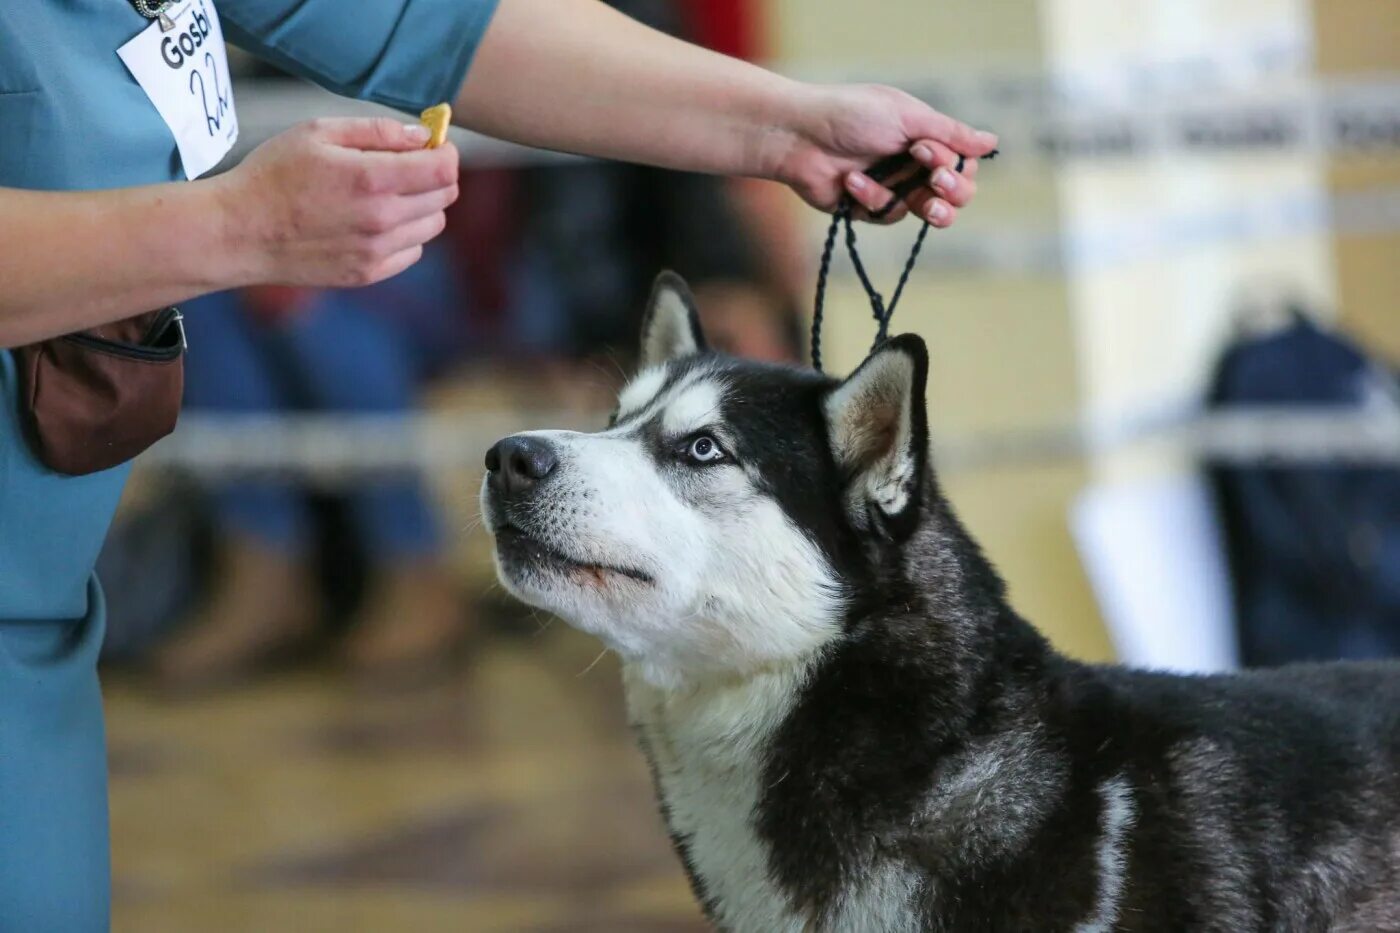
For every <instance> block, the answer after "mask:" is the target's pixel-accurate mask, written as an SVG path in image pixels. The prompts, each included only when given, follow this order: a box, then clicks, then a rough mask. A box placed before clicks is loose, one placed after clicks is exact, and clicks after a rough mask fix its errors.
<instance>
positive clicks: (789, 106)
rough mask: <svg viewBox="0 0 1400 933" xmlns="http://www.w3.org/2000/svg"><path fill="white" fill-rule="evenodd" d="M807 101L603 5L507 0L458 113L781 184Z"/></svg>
mask: <svg viewBox="0 0 1400 933" xmlns="http://www.w3.org/2000/svg"><path fill="white" fill-rule="evenodd" d="M806 92H807V89H806V88H805V87H804V86H803V85H801V84H799V83H797V82H795V81H792V80H790V79H787V78H784V77H781V76H779V75H776V74H773V73H772V72H769V71H765V70H764V69H762V68H759V67H757V66H755V65H751V64H749V63H747V62H743V61H739V60H737V59H733V58H729V57H727V56H724V55H719V54H717V53H714V52H711V51H708V50H706V49H702V48H699V47H697V46H694V45H691V44H689V43H686V42H682V41H680V40H678V39H674V38H672V37H670V36H667V35H664V34H662V33H659V32H657V31H655V30H652V29H650V28H648V27H646V26H643V25H641V24H640V23H637V22H636V21H634V20H632V19H629V18H628V17H626V16H624V15H622V14H620V13H618V12H617V11H615V10H613V9H612V8H611V7H609V6H607V5H606V4H604V3H601V2H599V0H501V4H500V7H499V9H498V10H497V12H496V15H495V18H494V20H493V21H492V23H491V26H490V28H489V29H488V30H487V32H486V36H485V38H484V40H483V41H482V44H481V47H480V48H479V49H478V51H477V53H476V58H475V60H474V62H473V64H472V69H471V72H470V75H469V76H468V79H467V81H466V83H465V84H464V86H463V88H462V92H461V94H460V95H459V97H458V100H457V102H456V108H455V111H456V113H457V115H458V119H459V120H460V121H461V122H462V123H463V124H464V125H466V126H469V127H471V128H472V129H475V130H478V131H480V132H484V133H487V134H490V135H492V136H498V137H502V138H506V139H511V140H515V141H517V142H523V143H527V144H530V145H536V146H542V147H546V148H552V149H560V150H565V151H570V152H579V153H584V154H587V155H594V156H601V157H606V158H617V159H624V160H627V161H634V162H645V163H649V164H653V165H661V166H665V167H668V168H678V169H686V170H691V171H702V172H714V173H718V174H727V175H753V176H761V177H775V176H776V174H777V171H778V166H779V164H780V161H781V158H782V156H783V154H784V153H785V152H786V151H787V150H788V149H789V148H790V147H791V145H792V143H793V126H794V124H795V122H796V121H797V119H798V114H799V110H800V109H801V103H802V98H803V96H804V94H805V93H806Z"/></svg>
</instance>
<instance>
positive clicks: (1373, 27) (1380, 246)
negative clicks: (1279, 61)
mask: <svg viewBox="0 0 1400 933" xmlns="http://www.w3.org/2000/svg"><path fill="white" fill-rule="evenodd" d="M1312 11H1313V27H1314V42H1315V47H1316V51H1317V70H1318V73H1319V74H1320V75H1321V76H1322V77H1324V78H1334V77H1365V76H1367V75H1373V74H1378V73H1381V72H1391V73H1394V72H1400V4H1397V3H1394V2H1391V3H1376V2H1375V0H1312ZM1326 180H1327V185H1328V188H1329V189H1330V190H1331V191H1332V192H1333V193H1334V194H1339V195H1341V194H1346V193H1347V192H1351V191H1362V190H1365V189H1369V188H1375V187H1380V186H1384V187H1398V186H1400V156H1397V155H1396V150H1395V149H1394V148H1389V149H1386V150H1384V154H1377V155H1367V156H1352V157H1350V158H1347V159H1336V160H1332V161H1331V162H1330V163H1329V164H1328V166H1327V173H1326ZM1333 250H1334V254H1335V257H1336V275H1337V298H1338V302H1339V306H1340V308H1341V322H1342V325H1343V326H1344V327H1346V328H1347V329H1348V330H1350V331H1352V332H1354V333H1356V334H1357V335H1358V336H1359V337H1361V338H1362V339H1363V340H1365V341H1366V343H1367V344H1368V345H1370V346H1371V347H1373V348H1374V349H1376V350H1379V351H1380V352H1382V353H1384V354H1385V355H1386V356H1387V358H1388V359H1389V360H1390V361H1391V363H1393V364H1396V365H1400V233H1397V232H1386V233H1365V234H1345V235H1339V236H1338V237H1337V238H1336V241H1335V243H1334V245H1333Z"/></svg>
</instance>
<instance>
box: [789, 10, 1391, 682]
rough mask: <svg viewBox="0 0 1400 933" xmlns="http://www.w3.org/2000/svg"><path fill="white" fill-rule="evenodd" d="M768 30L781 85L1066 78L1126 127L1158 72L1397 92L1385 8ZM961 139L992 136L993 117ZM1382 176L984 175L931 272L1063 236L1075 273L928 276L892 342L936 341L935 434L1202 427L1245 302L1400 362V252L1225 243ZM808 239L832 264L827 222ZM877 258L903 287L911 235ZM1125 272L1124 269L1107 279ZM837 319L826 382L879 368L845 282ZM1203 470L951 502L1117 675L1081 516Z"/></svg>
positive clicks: (957, 477) (1020, 469)
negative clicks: (1339, 82)
mask: <svg viewBox="0 0 1400 933" xmlns="http://www.w3.org/2000/svg"><path fill="white" fill-rule="evenodd" d="M769 9H770V15H771V18H772V22H771V25H770V35H771V36H772V37H773V45H774V51H775V54H776V57H777V59H778V61H779V64H780V65H781V67H783V68H785V69H788V70H791V71H794V72H797V73H807V74H821V75H851V76H878V77H881V78H885V79H889V78H893V79H895V80H898V79H899V77H900V76H908V77H909V78H910V79H911V80H913V81H917V80H918V78H919V77H920V76H929V75H947V74H948V73H950V72H966V73H967V74H972V75H976V74H982V73H1009V74H1014V75H1030V74H1036V73H1040V74H1073V75H1075V76H1077V77H1078V78H1079V79H1080V80H1086V81H1087V82H1088V84H1089V85H1090V86H1092V85H1094V83H1095V82H1099V83H1100V84H1101V85H1102V87H1101V88H1100V90H1102V92H1103V94H1104V95H1105V96H1106V97H1113V96H1114V94H1115V93H1118V94H1119V96H1120V98H1121V99H1122V101H1123V102H1124V104H1123V105H1124V107H1126V108H1129V109H1130V110H1131V109H1132V108H1133V107H1136V106H1137V103H1136V101H1137V98H1134V97H1133V93H1134V92H1133V91H1131V90H1130V89H1129V88H1128V87H1127V86H1128V85H1129V84H1130V83H1131V82H1130V79H1131V78H1132V77H1134V76H1135V75H1140V74H1142V73H1144V72H1145V71H1147V70H1149V69H1150V68H1151V67H1153V66H1154V65H1158V64H1164V65H1170V63H1181V62H1187V63H1189V62H1190V61H1192V60H1193V59H1199V60H1206V59H1210V60H1212V61H1215V62H1224V63H1225V67H1224V69H1223V71H1222V72H1221V75H1222V77H1220V78H1218V85H1219V89H1218V91H1213V92H1212V93H1219V94H1221V95H1222V99H1224V98H1226V97H1229V98H1231V99H1241V100H1247V99H1248V96H1249V94H1251V93H1257V91H1258V89H1259V88H1260V87H1269V88H1274V89H1278V88H1285V89H1287V88H1297V89H1299V90H1305V89H1306V88H1307V87H1309V86H1310V85H1311V84H1312V83H1313V82H1315V81H1316V80H1318V79H1319V78H1320V77H1321V78H1326V77H1328V76H1336V75H1352V76H1356V75H1364V74H1366V73H1374V72H1381V71H1395V70H1397V69H1400V5H1395V4H1384V3H1383V4H1377V3H1375V2H1374V0H1237V2H1234V3H1231V4H1225V5H1221V4H1219V3H1207V2H1204V0H1173V2H1171V3H1160V2H1136V3H1126V4H1125V3H1122V2H1120V0H1010V2H1001V3H992V4H988V3H974V2H970V0H939V2H933V3H929V2H927V0H880V2H878V3H875V4H864V5H855V4H836V3H821V4H813V3H811V2H799V0H770V2H769ZM1261 69H1264V70H1263V71H1261ZM1167 70H1168V71H1169V70H1170V68H1168V69H1167ZM1086 76H1087V78H1086ZM1118 84H1121V85H1123V86H1122V87H1117V86H1115V85H1118ZM1232 95H1233V96H1232ZM1138 112H1140V111H1138ZM957 115H958V116H960V117H963V118H965V119H967V120H969V121H970V122H974V123H976V122H979V115H978V114H976V113H960V114H957ZM990 128H992V129H996V128H997V127H996V126H995V124H993V125H991V127H990ZM1386 152H1387V153H1392V154H1387V155H1385V156H1384V157H1382V156H1367V157H1357V156H1353V157H1350V158H1348V159H1341V160H1339V159H1333V158H1331V157H1329V156H1327V155H1326V154H1319V153H1315V152H1307V151H1300V150H1297V149H1289V150H1286V151H1283V152H1277V153H1259V152H1251V153H1248V154H1218V155H1217V154H1210V153H1202V154H1198V155H1193V156H1191V157H1189V158H1187V157H1184V156H1182V155H1181V154H1180V153H1172V152H1169V153H1165V154H1161V155H1150V156H1147V157H1139V158H1133V159H1130V160H1116V161H1115V160H1103V159H1099V160H1083V161H1069V162H1066V163H1063V164H1051V163H1048V162H1045V161H1042V160H1040V159H1039V158H1037V157H1035V156H1033V155H1032V157H1030V158H1018V154H1017V153H1016V152H1007V153H1005V155H1004V157H1003V159H1002V160H1001V161H999V162H998V163H996V164H995V165H994V166H992V167H990V168H987V169H984V172H983V175H982V185H981V192H980V194H979V197H978V202H977V205H976V208H975V210H973V211H971V212H969V213H968V214H967V216H966V217H964V218H963V219H962V220H960V222H959V224H958V227H957V228H955V229H954V230H952V231H949V232H946V233H934V234H933V235H932V236H931V237H930V241H929V244H928V246H927V249H928V250H930V251H937V250H938V249H940V246H943V247H944V248H948V247H949V246H952V245H954V244H957V243H958V242H959V240H958V238H959V237H966V236H970V235H976V234H977V233H979V232H986V233H993V234H996V233H999V232H1003V231H1016V230H1026V229H1028V228H1029V229H1040V230H1045V231H1052V232H1058V234H1059V235H1060V236H1061V238H1062V239H1061V242H1062V244H1063V247H1062V255H1061V257H1060V261H1059V263H1058V266H1057V268H1056V269H1055V270H1054V271H1052V272H1045V273H1041V274H1036V273H1032V272H1019V273H1010V274H1004V273H999V272H991V273H988V272H986V271H982V272H977V271H971V270H969V271H966V272H959V271H957V270H953V271H948V270H939V271H937V272H930V271H929V270H928V269H927V268H925V269H922V270H921V271H920V273H918V274H916V275H915V277H914V280H913V282H912V284H911V288H910V291H909V294H908V295H907V297H906V298H905V299H904V302H903V303H902V304H901V306H900V310H899V312H898V315H897V317H896V321H895V324H894V330H895V332H898V331H901V330H914V331H918V332H919V333H921V334H923V335H924V336H925V337H926V338H927V339H928V341H929V344H930V351H931V354H932V372H931V374H930V390H929V399H930V405H931V415H932V419H933V426H934V430H935V432H936V434H937V433H938V432H942V433H943V434H944V435H945V436H947V435H948V434H949V433H951V432H963V431H1005V430H1016V429H1018V428H1028V429H1032V428H1037V427H1039V428H1044V427H1047V426H1057V425H1066V424H1069V423H1071V422H1075V421H1083V422H1085V423H1089V424H1100V425H1102V424H1108V425H1111V424H1114V423H1119V422H1121V421H1122V420H1124V419H1132V418H1133V417H1136V416H1142V415H1145V414H1151V413H1154V412H1162V411H1170V410H1173V409H1179V408H1181V407H1182V406H1190V405H1191V404H1193V403H1194V402H1195V401H1196V400H1197V399H1198V398H1199V397H1200V394H1201V392H1202V390H1203V389H1204V387H1205V384H1206V379H1207V377H1208V375H1209V372H1210V368H1211V366H1212V364H1213V362H1214V360H1215V358H1216V354H1217V353H1218V352H1219V349H1220V346H1221V344H1222V342H1223V341H1224V340H1225V339H1227V338H1228V337H1229V336H1230V335H1231V333H1232V331H1233V329H1234V328H1235V327H1236V322H1237V317H1238V313H1239V308H1240V307H1241V305H1242V304H1244V303H1246V302H1248V301H1250V300H1254V301H1262V302H1268V301H1270V300H1274V301H1276V300H1278V299H1279V298H1281V297H1282V296H1296V297H1299V298H1301V299H1303V300H1304V301H1305V302H1306V303H1307V304H1309V305H1310V306H1311V307H1313V308H1314V309H1316V310H1317V311H1318V312H1319V313H1321V314H1322V315H1323V316H1324V317H1330V316H1332V315H1333V314H1334V313H1335V314H1336V315H1337V316H1338V317H1339V320H1340V323H1341V324H1342V325H1343V326H1344V327H1346V328H1348V329H1350V330H1352V331H1354V332H1356V333H1357V334H1358V335H1359V336H1361V337H1362V338H1363V339H1364V340H1366V341H1367V342H1368V343H1369V344H1370V345H1371V346H1372V347H1374V348H1377V349H1379V350H1381V351H1383V352H1386V353H1388V354H1389V355H1390V356H1391V358H1392V359H1395V360H1400V314H1397V311H1396V308H1395V297H1394V296H1396V295H1400V262H1397V261H1396V260H1397V257H1400V236H1397V235H1396V234H1394V233H1365V234H1359V233H1353V234H1348V235H1340V236H1333V235H1331V234H1330V233H1328V232H1327V231H1325V230H1320V229H1318V225H1317V224H1316V223H1313V224H1307V223H1300V224H1299V230H1298V232H1297V233H1296V234H1292V233H1289V232H1287V231H1286V229H1285V230H1283V231H1275V232H1273V233H1271V234H1269V235H1265V236H1256V237H1249V236H1242V235H1239V234H1238V232H1232V231H1231V229H1230V223H1231V221H1230V219H1229V218H1228V217H1227V216H1225V215H1226V214H1227V213H1228V212H1229V211H1230V210H1236V209H1242V210H1245V211H1249V210H1252V209H1260V210H1264V211H1275V212H1276V213H1278V214H1279V215H1280V216H1286V215H1287V213H1288V211H1289V210H1291V209H1293V208H1294V207H1297V206H1299V205H1303V206H1306V205H1309V204H1314V203H1321V204H1325V203H1326V201H1327V198H1328V197H1329V194H1340V193H1345V192H1347V191H1355V190H1360V189H1365V188H1371V187H1375V186H1377V185H1390V186H1394V185H1400V160H1398V159H1396V158H1395V157H1394V156H1393V152H1394V150H1393V149H1389V150H1386ZM806 222H807V223H808V224H809V229H808V231H807V233H808V238H809V240H808V242H809V248H810V250H811V251H812V253H813V254H815V252H816V250H817V249H818V248H819V243H820V236H821V234H822V231H823V229H824V221H823V219H822V218H820V217H817V216H812V215H808V219H807V221H806ZM862 236H863V239H862V242H863V244H869V245H868V246H865V247H864V252H865V253H866V254H867V255H878V256H881V257H883V258H884V259H885V261H884V262H881V263H877V267H878V268H880V269H881V270H882V274H881V276H880V277H881V280H882V281H884V280H885V279H891V280H892V278H893V276H894V275H895V274H896V271H895V270H897V268H898V267H897V262H898V261H899V260H902V257H903V255H904V253H905V251H906V250H907V248H908V245H909V242H910V238H911V237H912V236H913V231H912V230H911V229H896V230H893V231H875V230H872V231H870V232H869V233H865V232H863V233H862ZM1153 236H1156V237H1164V238H1165V240H1164V242H1165V245H1163V243H1161V242H1159V243H1156V244H1155V245H1151V246H1150V247H1147V248H1143V249H1142V250H1141V251H1140V253H1136V254H1135V253H1134V250H1133V248H1132V247H1133V240H1134V238H1135V237H1143V238H1145V239H1147V240H1149V241H1150V239H1151V237H1153ZM1115 250H1116V251H1118V252H1120V253H1122V254H1123V255H1118V256H1116V257H1114V258H1112V259H1110V260H1105V258H1104V256H1103V255H1102V254H1103V253H1104V252H1110V253H1111V252H1114V251H1115ZM891 257H893V259H891ZM892 263H896V264H893V265H892ZM830 307H831V313H830V315H829V317H828V321H829V323H828V330H827V338H826V340H827V346H828V347H829V351H828V355H829V357H830V358H831V368H832V370H833V371H846V370H849V369H850V368H851V367H852V366H854V365H855V364H856V363H857V362H858V361H859V360H860V359H861V357H862V356H863V354H864V352H865V350H866V349H867V347H868V346H869V342H870V339H871V336H872V334H873V325H872V324H871V322H870V317H869V312H868V305H867V304H866V301H865V298H864V295H863V294H862V293H861V292H860V290H859V288H858V286H857V285H856V284H855V282H854V280H853V279H852V278H851V277H850V276H848V275H843V276H840V277H838V278H837V279H835V280H834V290H833V292H832V294H831V305H830ZM936 442H937V441H936V440H935V443H936ZM1193 469H1194V467H1193V465H1192V464H1191V463H1189V462H1185V461H1183V460H1182V459H1180V458H1179V457H1177V456H1174V455H1172V454H1171V453H1169V452H1164V451H1163V450H1160V449H1158V450H1152V451H1147V452H1142V451H1138V452H1135V453H1132V454H1123V453H1100V454H1094V455H1091V456H1090V457H1088V458H1087V459H1084V460H1075V459H1065V460H1062V461H1060V462H1055V463H1039V464H1036V465H1033V466H1022V465H1016V466H1005V467H998V468H995V469H983V470H975V471H964V470H954V471H951V472H949V473H948V474H947V475H946V476H945V482H946V485H947V488H948V491H949V493H950V495H951V497H952V499H953V500H954V503H955V504H956V506H957V507H958V509H959V511H960V512H961V514H962V515H963V517H964V518H965V520H966V521H967V522H968V524H969V525H970V526H971V528H972V530H973V531H974V533H975V534H976V535H977V536H978V537H979V538H980V539H981V540H982V542H983V544H984V545H985V547H986V548H987V550H988V552H989V553H990V554H991V556H992V558H993V559H994V560H995V561H996V562H997V563H998V564H999V566H1000V567H1001V569H1002V571H1003V573H1004V575H1005V576H1006V577H1007V579H1008V582H1009V584H1010V586H1011V591H1012V597H1013V600H1014V601H1015V603H1016V605H1017V606H1018V608H1019V609H1021V611H1022V612H1023V613H1025V614H1026V615H1027V616H1028V617H1030V618H1031V619H1032V620H1033V621H1034V622H1035V623H1036V624H1037V625H1039V626H1040V627H1041V628H1042V630H1044V631H1045V632H1046V633H1047V634H1049V635H1050V637H1051V638H1052V639H1053V640H1054V641H1055V642H1056V643H1057V644H1058V645H1059V646H1060V647H1061V648H1063V649H1065V650H1067V651H1068V652H1070V653H1072V654H1074V655H1077V656H1080V657H1084V658H1091V659H1102V658H1106V657H1108V656H1109V655H1110V654H1111V649H1110V645H1109V642H1108V639H1107V638H1106V635H1105V632H1104V630H1103V625H1102V622H1101V620H1100V618H1099V614H1098V611H1097V609H1096V606H1095V603H1094V599H1093V596H1092V594H1091V592H1090V590H1089V587H1088V585H1087V583H1086V581H1085V578H1084V574H1083V572H1082V570H1081V567H1080V563H1079V559H1078V557H1077V555H1076V553H1075V551H1074V548H1073V545H1072V543H1071V540H1070V535H1069V531H1068V522H1067V514H1068V511H1069V508H1070V506H1071V504H1072V502H1073V501H1074V499H1075V497H1076V496H1077V495H1078V493H1079V492H1080V491H1081V490H1082V489H1083V488H1084V487H1085V485H1086V484H1088V483H1090V482H1101V481H1102V482H1119V481H1130V482H1131V481H1136V480H1139V479H1144V478H1159V477H1163V476H1172V475H1182V474H1187V473H1190V472H1191V471H1193Z"/></svg>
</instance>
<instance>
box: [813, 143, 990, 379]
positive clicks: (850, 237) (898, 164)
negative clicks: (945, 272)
mask: <svg viewBox="0 0 1400 933" xmlns="http://www.w3.org/2000/svg"><path fill="white" fill-rule="evenodd" d="M995 155H996V152H995V151H992V152H990V153H988V154H987V155H986V156H984V157H983V158H987V159H990V158H992V157H993V156H995ZM911 161H912V159H910V157H909V156H906V155H904V154H903V153H900V154H898V155H893V156H889V157H888V158H885V159H881V160H880V161H879V162H877V163H875V164H874V165H872V166H871V167H870V168H869V169H868V170H867V171H866V174H867V175H869V176H870V177H871V178H873V179H874V180H876V181H880V180H881V179H883V178H887V177H889V176H890V175H892V174H894V173H895V172H897V171H900V170H901V169H904V168H906V167H907V166H908V165H909V164H910V163H911ZM963 163H964V159H963V157H962V156H959V157H958V165H957V168H956V170H955V171H958V172H961V171H962V170H963ZM929 177H930V172H929V170H928V169H926V168H923V167H922V166H920V167H919V170H918V171H916V172H914V173H913V174H911V175H910V176H909V177H907V178H905V179H903V180H902V181H900V182H899V183H898V184H897V185H895V186H893V188H892V189H891V190H892V191H893V193H894V196H893V197H892V198H890V200H889V203H887V204H886V205H885V206H884V207H882V208H880V209H879V210H878V211H872V212H871V215H870V216H871V217H873V218H874V219H876V220H879V219H880V218H881V217H884V216H886V215H887V214H889V212H890V211H892V210H894V209H895V207H896V206H897V205H898V204H899V203H900V202H901V201H902V200H904V198H905V197H906V196H907V195H908V194H910V193H911V192H912V191H914V190H915V189H916V188H919V187H921V186H923V185H926V184H928V181H929ZM854 212H855V201H854V200H852V199H851V196H850V195H843V196H842V198H841V200H840V202H839V203H838V204H837V205H836V210H835V211H833V212H832V214H831V225H830V226H828V227H827V228H826V243H825V244H824V245H823V246H822V259H821V265H820V266H818V267H817V293H816V297H815V300H814V301H813V305H812V340H811V344H812V368H813V369H815V370H816V371H817V372H822V320H823V318H824V316H825V313H826V283H827V279H828V278H830V276H831V257H832V255H833V254H834V253H835V252H836V233H837V231H838V230H839V229H840V228H841V227H842V226H844V227H845V228H846V252H847V254H848V255H849V256H850V257H851V266H852V268H854V269H855V272H856V278H857V279H859V280H860V285H861V288H863V289H865V296H866V298H868V299H869V300H870V313H871V315H872V316H873V317H874V318H875V343H874V344H873V345H872V349H873V348H874V347H878V346H879V345H880V344H881V342H883V341H884V340H885V339H886V338H887V337H888V336H889V330H890V318H892V317H894V309H895V306H896V305H898V304H899V299H900V296H902V295H903V294H904V286H905V285H906V284H907V283H908V282H909V275H910V273H912V272H913V271H914V265H915V263H917V262H918V261H919V251H920V250H922V249H923V247H924V238H925V237H927V236H928V231H929V223H928V221H926V220H925V221H923V222H922V224H921V225H920V227H919V233H918V236H916V237H915V238H914V245H913V247H912V248H911V249H910V250H909V258H908V259H907V260H905V262H904V270H903V271H902V272H900V274H899V281H898V283H896V285H895V288H894V294H893V295H891V296H890V303H889V304H888V305H887V304H885V296H884V295H882V294H880V291H879V290H878V289H877V288H876V287H875V283H874V282H872V281H871V279H870V274H869V273H868V272H867V271H866V268H865V263H863V262H862V261H861V258H860V250H859V249H858V248H857V246H856V228H855V223H854V221H853V219H852V214H854Z"/></svg>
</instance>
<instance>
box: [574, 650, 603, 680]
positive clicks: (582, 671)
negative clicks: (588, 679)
mask: <svg viewBox="0 0 1400 933" xmlns="http://www.w3.org/2000/svg"><path fill="white" fill-rule="evenodd" d="M608 650H609V649H607V648H604V649H603V650H602V651H600V652H598V656H597V657H596V658H594V659H593V663H592V664H589V665H588V666H587V667H585V668H584V669H583V670H581V671H579V672H578V673H577V674H575V675H574V679H575V680H578V679H580V678H582V677H583V675H584V674H587V673H588V672H589V671H591V670H593V668H595V667H597V666H598V662H599V661H601V660H603V657H604V656H605V655H606V654H607V653H608Z"/></svg>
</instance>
